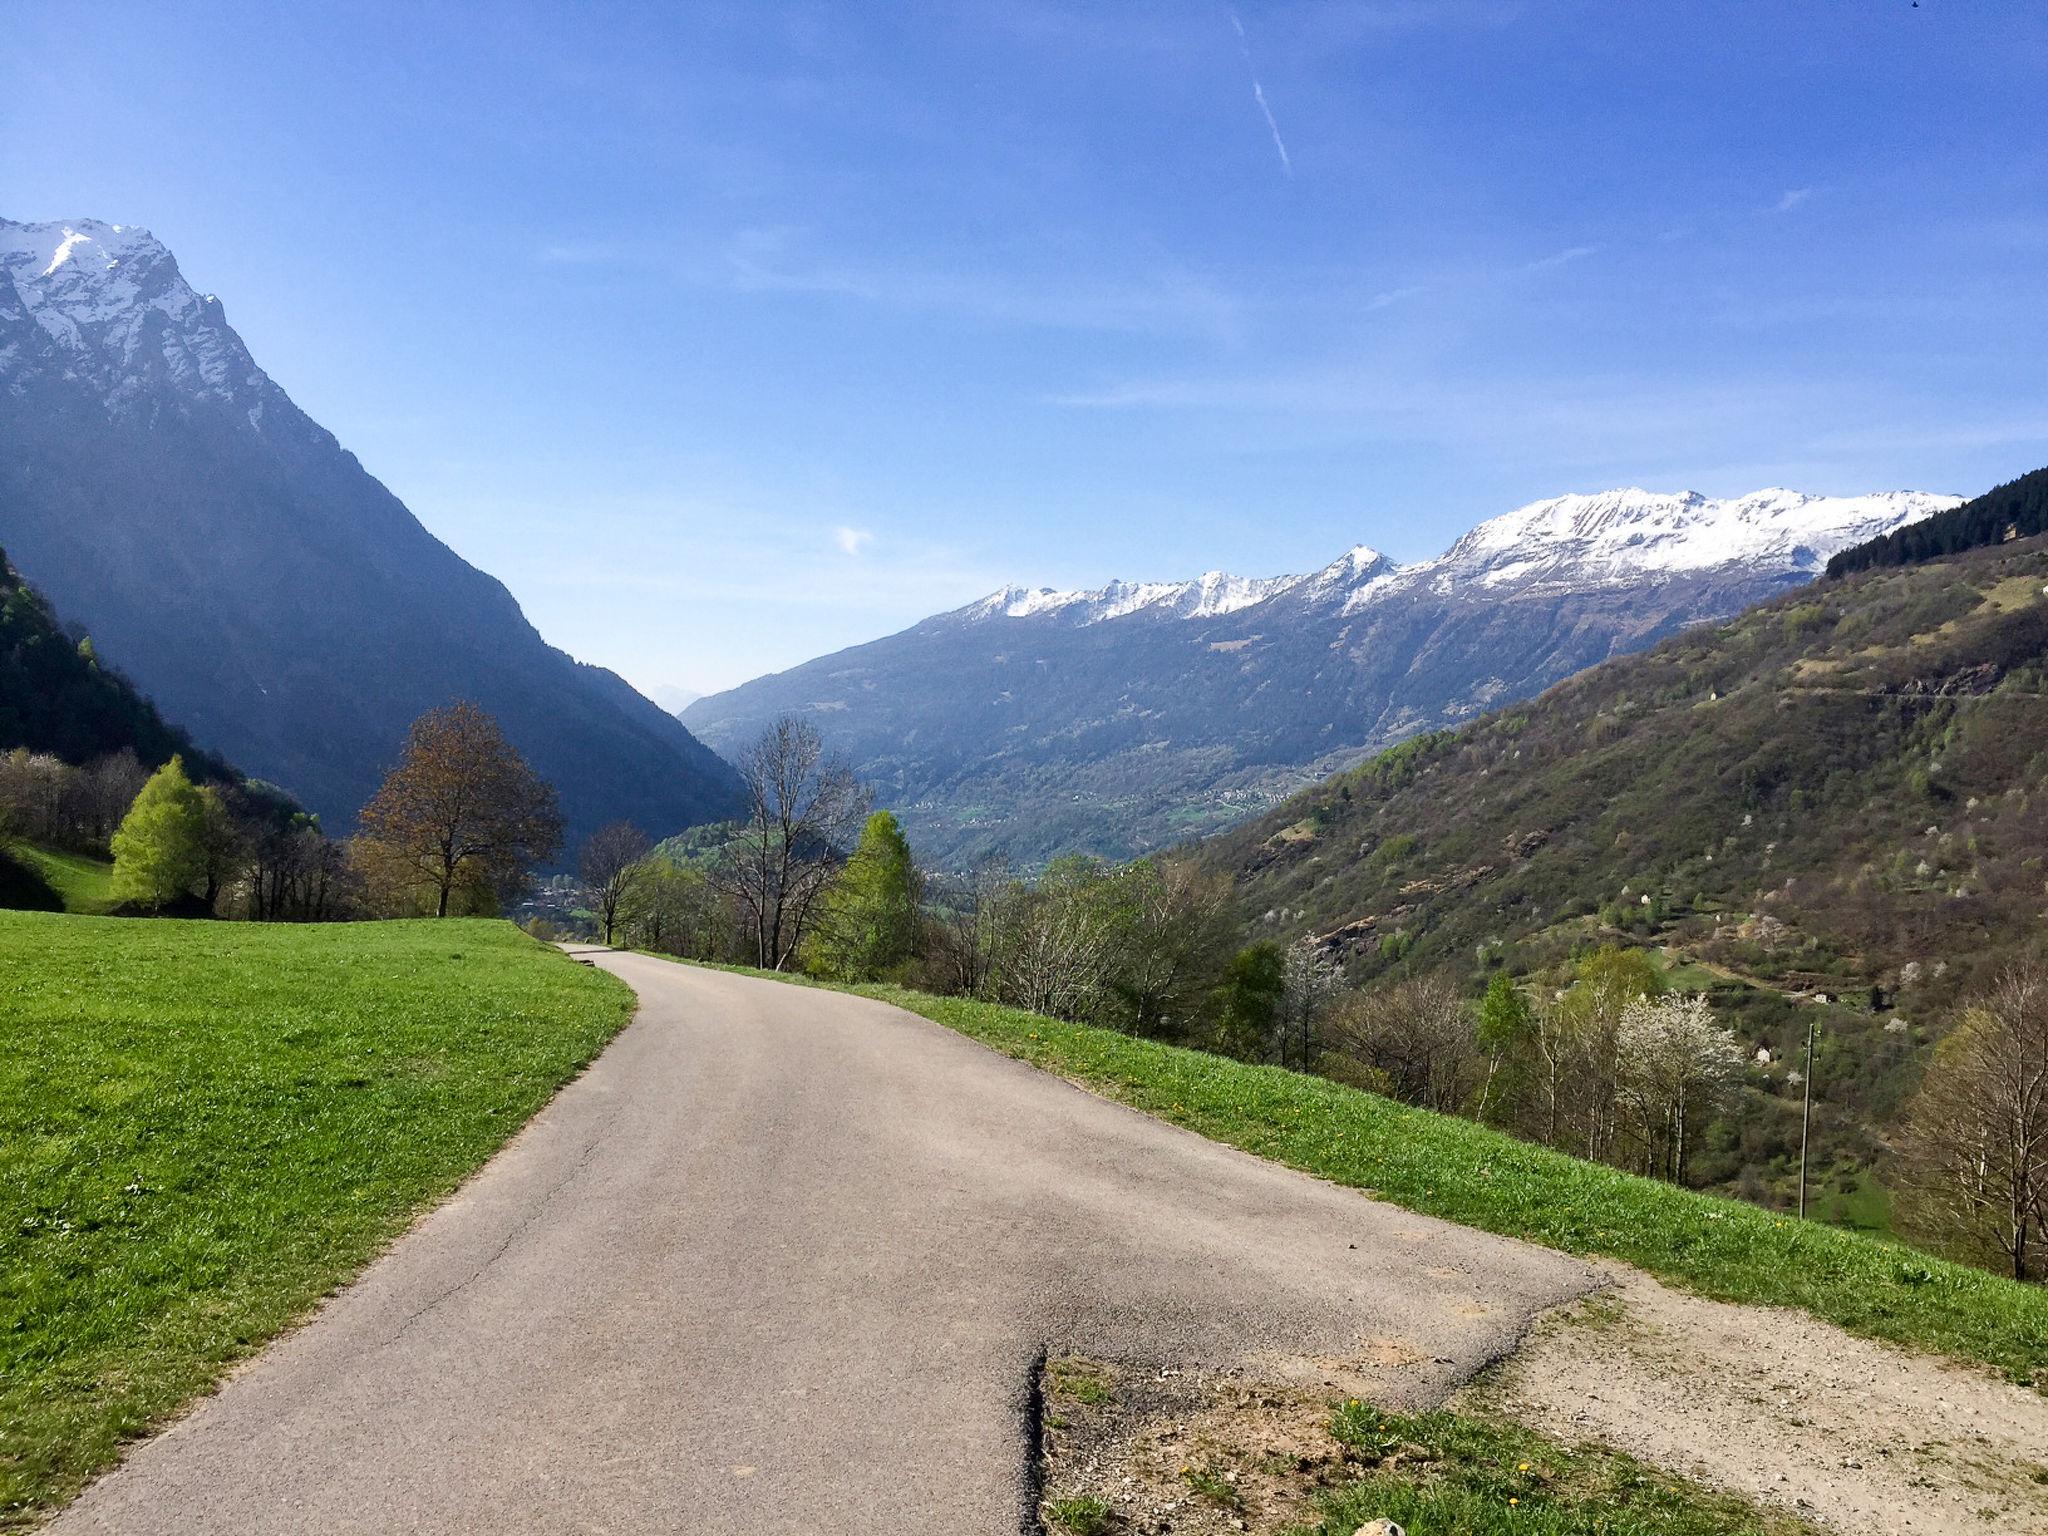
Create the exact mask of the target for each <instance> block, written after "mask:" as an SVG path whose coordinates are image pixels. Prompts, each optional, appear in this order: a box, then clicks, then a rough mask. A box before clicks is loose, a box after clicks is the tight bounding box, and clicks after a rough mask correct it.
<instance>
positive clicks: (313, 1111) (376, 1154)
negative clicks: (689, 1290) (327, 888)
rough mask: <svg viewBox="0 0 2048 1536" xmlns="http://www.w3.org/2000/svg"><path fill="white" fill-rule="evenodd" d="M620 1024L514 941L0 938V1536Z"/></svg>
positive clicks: (346, 1271)
mask: <svg viewBox="0 0 2048 1536" xmlns="http://www.w3.org/2000/svg"><path fill="white" fill-rule="evenodd" d="M631 1011H632V995H631V993H630V992H629V991H628V989H627V988H626V987H624V986H623V985H622V984H620V983H619V982H617V981H615V980H613V979H612V978H611V977H608V976H605V975H603V974H602V973H599V972H596V971H593V970H591V969H589V968H587V967H584V966H579V965H576V964H574V963H573V962H571V961H570V960H569V959H568V958H567V957H565V956H563V955H560V954H558V953H556V952H554V951H552V950H548V949H545V948H543V947H542V946H540V945H538V944H536V943H534V942H533V941H532V940H530V939H528V938H527V937H526V936H525V935H523V934H521V933H520V932H519V931H518V930H517V929H515V928H513V927H512V926H511V925H510V924H508V923H498V922H482V921H459V920H452V919H451V920H449V921H445V922H438V923H437V922H432V921H426V922H410V923H359V924H346V925H341V924H337V925H328V926H319V927H310V926H309V927H286V926H273V925H259V924H251V923H184V922H172V921H132V920H122V919H117V918H90V917H71V916H63V915H56V914H44V913H0V1528H11V1527H19V1526H24V1525H27V1524H30V1523H33V1522H34V1521H35V1520H36V1519H38V1518H40V1516H41V1515H43V1514H44V1513H47V1512H48V1511H49V1510H50V1509H51V1508H53V1507H54V1506H56V1505H58V1504H60V1503H62V1502H63V1501H64V1500H66V1499H68V1498H69V1497H71V1496H72V1495H73V1494H75V1493H76V1492H77V1490H78V1489H79V1487H80V1486H81V1485H82V1484H83V1483H84V1482H85V1480H86V1479H87V1478H88V1477H90V1476H91V1475H92V1474H93V1473H95V1472H96V1471H99V1470H100V1469H102V1468H104V1467H106V1466H107V1465H108V1464H109V1463H110V1462H112V1461H113V1459H114V1458H115V1456H116V1454H117V1453H118V1450H119V1447H120V1445H121V1442H122V1441H123V1440H124V1439H127V1438H129V1437H132V1436H133V1435H136V1434H138V1433H140V1432H141V1431H143V1430H145V1429H147V1428H149V1427H150V1426H151V1425H153V1424H156V1423H158V1422H160V1421H161V1420H163V1419H164V1418H165V1417H166V1416H167V1415H169V1414H171V1413H172V1412H174V1411H175V1410H176V1409H177V1408H178V1407H179V1406H180V1405H181V1404H183V1403H184V1402H186V1401H187V1400H188V1399H189V1398H191V1397H192V1396H193V1395H194V1394H195V1393H199V1392H202V1391H204V1390H205V1389H206V1388H207V1387H208V1386H209V1385H211V1384H212V1383H213V1382H214V1381H215V1380H216V1379H217V1378H218V1377H219V1375H220V1374H221V1372H222V1371H223V1370H224V1369H225V1368H226V1367H227V1366H228V1365H229V1364H230V1363H232V1362H233V1361H235V1360H236V1359H238V1358H240V1357H242V1356H244V1355H247V1354H248V1353H250V1352H251V1351H252V1350H254V1349H255V1348H256V1347H257V1346H259V1345H260V1344H262V1343H263V1342H264V1341H265V1340H267V1339H269V1338H271V1337H272V1336H274V1335H275V1334H276V1333H278V1332H279V1330H281V1329H282V1328H284V1327H285V1326H286V1325H287V1324H289V1323H290V1322H292V1321H293V1320H294V1319H295V1318H297V1317H299V1316H300V1315H302V1314H303V1313H304V1312H306V1311H307V1310H308V1309H309V1308H310V1307H311V1306H312V1305H313V1304H314V1303H315V1302H317V1301H318V1300H319V1299H320V1298H321V1297H322V1296H324V1295H325V1294H327V1293H328V1292H330V1291H332V1290H333V1289H334V1288H335V1287H336V1286H338V1285H340V1284H341V1283H342V1282H344V1281H345V1280H347V1279H348V1278H349V1277H350V1276H351V1275H353V1274H354V1273H355V1271H356V1270H357V1269H359V1268H360V1267H361V1266H362V1265H363V1263H364V1262H365V1261H367V1260H368V1259H369V1258H370V1257H371V1256H372V1255H374V1254H375V1253H376V1252H377V1251H378V1250H379V1249H380V1248H381V1247H383V1246H384V1244H385V1243H387V1242H388V1241H389V1240H390V1239H391V1238H392V1237H393V1236H395V1235H396V1234H397V1233H398V1232H400V1231H401V1230H403V1229H404V1227H405V1226H406V1225H407V1223H408V1222H410V1221H411V1220H412V1218H413V1217H414V1216H415V1215H416V1214H417V1213H418V1212H419V1211H421V1210H422V1209H423V1208H425V1207H426V1206H428V1205H430V1204H432V1203H433V1202H434V1201H435V1200H437V1199H439V1198H440V1197H441V1196H443V1195H445V1194H447V1193H448V1192H449V1191H450V1190H452V1189H453V1188H454V1187H455V1186H456V1185H457V1184H458V1183H459V1182H460V1181H461V1180H462V1179H463V1178H464V1177H465V1176H466V1175H467V1174H469V1173H470V1172H471V1171H473V1170H474V1169H475V1168H476V1167H477V1166H478V1165H479V1164H480V1163H482V1162H483V1161H484V1159H485V1158H487V1157H488V1156H489V1155H490V1154H491V1153H492V1152H493V1151H495V1150H496V1149H497V1148H498V1147H499V1146H500V1145H501V1144H502V1143H503V1142H504V1141H505V1140H506V1138H507V1137H509V1136H510V1135H511V1134H512V1132H513V1131H515V1130H517V1129H518V1127H519V1126H520V1125H521V1124H522V1123H523V1122H524V1121H525V1120H526V1119H527V1118H528V1117H529V1116H531V1115H532V1114H533V1113H534V1111H535V1110H537V1109H539V1108H540V1107H541V1105H543V1104H544V1103H546V1102H547V1100H548V1098H549V1097H550V1096H551V1095H552V1094H553V1093H554V1091H555V1090H556V1089H557V1088H558V1087H559V1086H560V1085H561V1084H562V1083H563V1082H564V1081H566V1080H567V1079H568V1078H570V1077H571V1076H573V1075H574V1074H575V1073H576V1072H577V1071H578V1070H579V1069H580V1068H582V1067H583V1066H584V1065H585V1064H586V1063H587V1062H589V1061H590V1059H591V1058H592V1057H593V1056H595V1055H596V1053H597V1052H598V1050H599V1049H600V1048H601V1047H602V1046H603V1045H604V1044H605V1042H606V1041H607V1040H609V1039H610V1038H611V1036H612V1035H613V1034H614V1033H616V1032H617V1031H618V1029H619V1028H620V1027H621V1026H622V1025H623V1024H624V1023H625V1022H626V1020H627V1019H628V1018H629V1017H630V1015H631Z"/></svg>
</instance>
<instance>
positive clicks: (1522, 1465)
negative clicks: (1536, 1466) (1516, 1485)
mask: <svg viewBox="0 0 2048 1536" xmlns="http://www.w3.org/2000/svg"><path fill="white" fill-rule="evenodd" d="M1515 1470H1516V1471H1517V1472H1526V1471H1528V1470H1529V1463H1527V1462H1526V1461H1525V1462H1522V1463H1520V1464H1519V1465H1518V1466H1517V1467H1516V1468H1515Z"/></svg>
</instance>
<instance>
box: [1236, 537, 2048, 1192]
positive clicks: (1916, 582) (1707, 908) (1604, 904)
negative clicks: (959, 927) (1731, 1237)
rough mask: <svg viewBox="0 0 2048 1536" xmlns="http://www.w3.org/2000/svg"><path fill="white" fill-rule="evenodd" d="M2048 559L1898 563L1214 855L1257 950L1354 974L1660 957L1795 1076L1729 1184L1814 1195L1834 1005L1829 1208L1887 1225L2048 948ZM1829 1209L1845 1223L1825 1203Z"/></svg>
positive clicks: (1590, 682)
mask: <svg viewBox="0 0 2048 1536" xmlns="http://www.w3.org/2000/svg"><path fill="white" fill-rule="evenodd" d="M2044 658H2048V540H2043V539H2039V538H2036V539H2030V540H2020V541H2014V542H2008V543H2000V544H1997V545H1994V546H1992V547H1988V548H1984V549H1980V550H1976V551H1974V552H1971V553H1967V554H1964V555H1961V556H1958V557H1955V558H1951V559H1946V560H1941V561H1936V562H1933V563H1927V564H1918V565H1906V566H1897V567H1883V568H1879V569H1874V570H1872V571H1870V572H1867V573H1865V574H1862V575H1859V576H1856V577H1853V578H1850V579H1847V580H1842V581H1834V582H1828V583H1824V584H1822V585H1820V586H1817V587H1813V588H1809V589H1806V590H1804V591H1801V592H1799V593H1797V594H1794V595H1790V596H1787V597H1785V598H1782V599H1780V600H1778V601H1775V602H1772V603H1768V604H1765V605H1762V606H1760V607H1758V608H1755V609H1752V610H1751V611H1749V612H1747V613H1745V614H1743V615H1741V616H1740V617H1738V618H1737V619H1735V620H1733V621H1732V622H1730V623H1727V624H1720V625H1714V626H1702V627H1700V628H1698V629H1694V630H1690V631H1688V632H1686V633H1685V634H1683V635H1680V636H1677V637H1674V638H1673V639H1671V640H1669V641H1666V642H1665V643H1664V644H1662V645H1660V646H1659V647H1657V648H1656V649H1655V650H1652V651H1650V652H1648V653H1645V654H1643V655H1640V656H1636V657H1630V658H1624V659H1621V660H1617V661H1613V662H1609V663H1607V664H1605V665H1602V666H1600V667H1597V668H1594V669H1593V670H1591V671H1589V672H1585V673H1582V674H1580V675H1579V676H1578V677H1575V678H1573V679H1571V680H1569V681H1567V682H1565V683H1563V684H1561V685H1559V686H1558V687H1556V688H1554V689H1552V690H1550V692H1548V693H1546V694H1544V695H1543V696H1542V697H1541V698H1539V699H1537V700H1535V701H1533V702H1532V703H1529V704H1525V705H1520V706H1517V707H1515V708H1512V709H1508V710H1505V711H1502V712H1499V713H1496V714H1494V715H1491V716H1488V717H1487V718H1485V719H1483V720H1481V721H1478V722H1475V723H1474V724H1472V725H1470V726H1467V727H1464V728H1462V729H1459V730H1456V731H1446V732H1441V733H1437V734H1434V735H1430V736H1425V737H1421V738H1418V739H1416V740H1413V741H1410V742H1408V743H1406V744H1404V745H1403V746H1401V747H1398V748H1395V749H1394V750H1392V751H1390V752H1387V753H1385V754H1382V755H1381V756H1380V757H1378V758H1376V759H1374V760H1373V761H1371V762H1369V763H1367V764H1365V765H1363V766H1361V767H1360V768H1358V769H1356V770H1354V771H1352V772H1349V773H1346V774H1342V775H1340V776H1338V777H1336V778H1334V779H1331V780H1329V781H1327V782H1325V783H1324V784H1322V785H1319V786H1317V787H1316V788H1315V789H1313V790H1311V791H1308V792H1306V793H1304V794H1302V795H1300V796H1298V797H1296V798H1295V799H1293V800H1291V801H1289V802H1288V803H1287V804H1286V805H1284V806H1282V807H1280V808H1279V809H1277V810H1276V811H1274V812H1273V813H1272V814H1270V815H1267V816H1265V817H1262V818H1260V819H1259V820H1257V821H1255V822H1252V823H1249V824H1248V825H1246V826H1244V827H1242V828H1239V829H1237V830H1235V831H1233V832H1231V833H1228V834H1226V835H1224V836H1222V837H1220V838H1217V839H1214V840H1212V841H1210V842H1208V843H1206V844H1203V845H1200V846H1199V847H1198V849H1197V850H1196V856H1197V858H1198V859H1199V860H1200V861H1201V862H1203V863H1204V864H1206V865H1208V866H1209V867H1211V868H1214V869H1217V870H1220V871H1222V872H1225V873H1227V874H1228V875H1229V876H1230V877H1231V879H1232V880H1233V881H1234V882H1235V883H1236V886H1237V889H1238V891H1239V893H1240V900H1241V908H1242V916H1243V920H1244V924H1245V927H1246V928H1247V929H1248V930H1249V932H1250V933H1252V934H1253V935H1255V936H1271V937H1276V938H1283V939H1284V938H1292V937H1294V936H1295V935H1298V934H1302V933H1310V934H1314V935H1318V936H1320V937H1321V939H1322V940H1323V942H1324V944H1325V945H1326V946H1327V948H1328V949H1329V951H1330V952H1332V953H1333V954H1336V955H1338V956H1340V957H1342V958H1343V959H1344V960H1345V961H1346V962H1347V963H1348V965H1349V967H1350V969H1351V970H1352V972H1353V974H1354V976H1355V977H1357V978H1358V979H1361V980H1370V979H1372V978H1375V977H1380V976H1386V975H1389V974H1397V973H1410V972H1416V971H1423V970H1450V971H1453V972H1455V973H1457V974H1460V975H1475V974H1477V973H1482V972H1484V971H1486V970H1490V969H1492V968H1495V967H1498V966H1505V967H1507V968H1508V969H1509V970H1510V971H1512V972H1515V973H1518V974H1526V973H1530V972H1542V971H1543V970H1544V969H1545V968H1546V967H1550V966H1553V965H1555V964H1557V963H1558V962H1560V961H1562V960H1563V959H1564V958H1566V957H1567V956H1569V955H1570V954H1572V953H1574V952H1576V951H1581V950H1583V949H1584V948H1585V947H1587V946H1589V945H1591V944H1593V943H1596V942H1600V941H1602V940H1615V939H1620V940H1622V941H1625V942H1630V943H1634V944H1638V945H1643V946H1647V947H1649V948H1651V949H1652V950H1653V951H1654V952H1656V953H1657V954H1658V955H1659V958H1660V960H1661V962H1662V963H1663V964H1665V965H1666V966H1667V967H1672V968H1682V969H1681V977H1682V978H1683V979H1686V980H1688V981H1689V983H1690V984H1692V985H1694V986H1703V987H1705V988H1707V989H1708V990H1710V991H1711V993H1712V995H1713V998H1714V1001H1715V1003H1716V1005H1717V1009H1718V1011H1719V1012H1720V1013H1721V1014H1722V1016H1723V1018H1724V1019H1725V1020H1727V1021H1728V1022H1729V1023H1731V1024H1732V1025H1734V1026H1735V1027H1736V1028H1737V1029H1738V1031H1739V1032H1740V1033H1741V1034H1742V1035H1743V1036H1744V1038H1745V1043H1746V1046H1748V1047H1761V1048H1763V1049H1766V1050H1768V1051H1770V1052H1771V1053H1772V1058H1773V1063H1774V1064H1773V1065H1772V1066H1770V1067H1768V1068H1760V1069H1759V1071H1758V1072H1757V1073H1756V1074H1754V1075H1753V1080H1752V1082H1751V1084H1750V1086H1749V1088H1748V1090H1747V1091H1746V1092H1745V1094H1744V1097H1743V1101H1742V1106H1741V1108H1740V1109H1739V1110H1738V1111H1736V1112H1735V1113H1734V1114H1733V1115H1732V1116H1731V1117H1730V1118H1729V1120H1727V1121H1726V1122H1724V1123H1723V1124H1722V1125H1721V1126H1720V1127H1718V1128H1717V1134H1716V1136H1715V1137H1714V1139H1713V1143H1712V1145H1711V1146H1710V1148H1709V1149H1708V1152H1707V1155H1706V1156H1705V1157H1703V1159H1702V1161H1701V1163H1700V1164H1699V1171H1700V1174H1701V1176H1702V1177H1703V1178H1705V1179H1707V1180H1708V1181H1709V1182H1712V1183H1717V1184H1720V1185H1722V1186H1724V1187H1728V1188H1731V1189H1740V1191H1741V1192H1742V1193H1744V1194H1747V1195H1749V1196H1751V1197H1752V1198H1775V1199H1785V1198H1787V1197H1788V1188H1787V1184H1786V1179H1787V1176H1788V1174H1789V1172H1790V1168H1791V1166H1792V1164H1791V1161H1790V1159H1791V1157H1792V1153H1793V1149H1794V1148H1795V1147H1796V1134H1797V1121H1798V1105H1797V1099H1798V1096H1799V1095H1798V1092H1797V1089H1796V1083H1797V1079H1796V1078H1795V1077H1794V1076H1793V1075H1792V1073H1791V1072H1790V1071H1789V1070H1788V1065H1789V1064H1788V1057H1790V1056H1792V1055H1793V1054H1794V1053H1795V1052H1796V1051H1797V1049H1798V1048H1799V1047H1800V1046H1801V1044H1802V1043H1803V1039H1804V1035H1805V1026H1806V1024H1807V1022H1808V1021H1809V1019H1810V1018H1811V1017H1813V1016H1814V1009H1815V1007H1816V1006H1821V1005H1820V1004H1819V1002H1818V1000H1819V999H1821V998H1823V997H1824V998H1825V999H1826V1000H1827V1001H1826V1004H1825V1005H1824V1006H1825V1012H1824V1013H1823V1014H1822V1015H1821V1017H1822V1018H1823V1020H1824V1027H1823V1029H1822V1033H1821V1045H1820V1051H1821V1056H1820V1060H1819V1064H1818V1070H1817V1072H1816V1074H1815V1075H1816V1081H1817V1083H1818V1084H1819V1085H1820V1086H1819V1089H1818V1092H1819V1093H1820V1095H1821V1100H1822V1112H1821V1115H1820V1121H1819V1123H1820V1127H1821V1139H1822V1148H1823V1156H1822V1158H1821V1159H1820V1164H1819V1166H1820V1171H1821V1188H1822V1191H1823V1199H1824V1202H1832V1207H1831V1208H1832V1209H1834V1210H1835V1211H1836V1212H1837V1213H1839V1214H1840V1215H1842V1216H1843V1217H1844V1218H1845V1219H1853V1220H1861V1221H1864V1222H1867V1223H1872V1224H1882V1219H1883V1198H1882V1193H1881V1191H1878V1190H1876V1189H1874V1188H1872V1187H1871V1186H1870V1183H1869V1178H1868V1170H1869V1169H1870V1168H1871V1167H1872V1166H1873V1165H1874V1164H1875V1163H1877V1162H1878V1161H1880V1158H1879V1152H1880V1150H1881V1149H1880V1147H1879V1145H1878V1142H1879V1139H1880V1137H1881V1133H1882V1128H1883V1127H1884V1125H1885V1124H1886V1123H1887V1122H1888V1121H1889V1119H1890V1117H1891V1116H1892V1114H1893V1112H1894V1111H1895V1110H1896V1108H1897V1107H1898V1104H1899V1102H1900V1100H1901V1098H1902V1096H1903V1094H1904V1093H1905V1092H1906V1091H1908V1090H1909V1089H1910V1087H1911V1085H1912V1083H1913V1081H1914V1080H1915V1077H1916V1074H1917V1071H1918V1068H1919V1065H1920V1063H1921V1062H1922V1061H1924V1055H1925V1047H1926V1045H1927V1043H1928V1042H1929V1041H1930V1040H1931V1038H1932V1037H1933V1036H1934V1035H1935V1034H1936V1033H1937V1032H1938V1031H1939V1029H1940V1027H1941V1024H1942V1022H1943V1020H1944V1017H1945V1015H1946V1013H1947V1012H1948V1010H1949V1009H1950V1008H1951V1007H1952V1006H1953V1005H1954V1004H1955V1003H1956V1001H1957V1000H1958V999H1959V998H1960V997H1961V996H1962V995H1964V993H1965V992H1966V991H1968V990H1969V989H1970V988H1972V987H1974V986H1975V985H1977V984H1978V983H1980V982H1981V981H1983V980H1985V979H1986V978H1987V977H1988V975H1989V974H1990V973H1991V972H1992V971H1993V970H1994V969H1995V968H1996V967H1997V966H1998V965H1999V964H2000V963H2001V962H2002V961H2003V960H2005V959H2007V958H2008V957H2010V956H2012V955H2014V954H2016V953H2019V952H2021V951H2023V950H2028V949H2038V948H2039V946H2040V945H2041V943H2042V932H2043V925H2042V906H2043V889H2044V878H2048V871H2044V867H2043V859H2044V856H2048V794H2044V793H2043V786H2044V784H2048V675H2044ZM1828 1208H1830V1207H1827V1206H1825V1205H1824V1211H1825V1210H1826V1209H1828Z"/></svg>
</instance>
